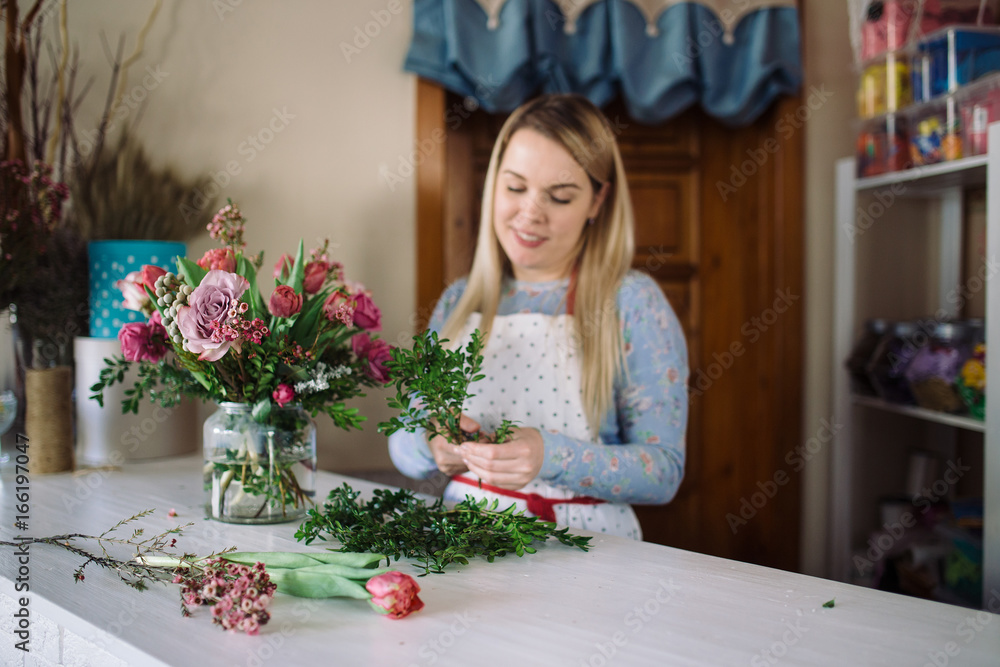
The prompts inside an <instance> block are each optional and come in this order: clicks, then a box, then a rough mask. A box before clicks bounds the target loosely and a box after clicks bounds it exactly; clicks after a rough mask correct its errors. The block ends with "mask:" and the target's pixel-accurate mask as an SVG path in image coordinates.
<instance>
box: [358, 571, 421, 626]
mask: <svg viewBox="0 0 1000 667" xmlns="http://www.w3.org/2000/svg"><path fill="white" fill-rule="evenodd" d="M365 588H366V589H367V590H368V592H369V593H371V594H372V597H371V599H370V600H369V601H368V603H369V604H370V605H371V606H372V608H373V609H374V610H375V611H377V612H378V613H380V614H385V615H386V616H388V617H389V618H391V619H393V620H396V619H400V618H405V617H406V616H409V615H410V614H412V613H413V612H415V611H420V610H421V609H423V608H424V603H423V601H422V600H421V599H420V598H419V597H417V593H419V592H420V586H418V585H417V582H416V581H414V580H413V577H411V576H410V575H408V574H403V573H402V572H395V571H393V572H386V573H385V574H380V575H378V576H377V577H372V578H371V579H369V580H368V583H367V584H365Z"/></svg>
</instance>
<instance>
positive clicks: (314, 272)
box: [302, 261, 331, 294]
mask: <svg viewBox="0 0 1000 667" xmlns="http://www.w3.org/2000/svg"><path fill="white" fill-rule="evenodd" d="M330 268H331V266H330V263H329V262H323V261H316V262H309V263H308V264H306V268H305V275H304V277H303V279H302V289H303V290H305V293H306V294H316V293H317V292H319V291H320V290H321V289H323V283H325V282H326V277H327V275H329V273H330Z"/></svg>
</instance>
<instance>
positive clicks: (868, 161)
mask: <svg viewBox="0 0 1000 667" xmlns="http://www.w3.org/2000/svg"><path fill="white" fill-rule="evenodd" d="M908 146H909V132H908V126H907V118H906V116H904V115H903V114H895V113H889V114H884V115H882V116H877V117H875V118H871V119H868V120H865V121H862V122H861V123H860V126H859V128H858V143H857V158H858V160H857V162H858V177H859V178H867V177H869V176H878V175H879V174H885V173H887V172H892V171H901V170H903V169H906V168H907V166H908V163H909V159H910V151H909V148H908Z"/></svg>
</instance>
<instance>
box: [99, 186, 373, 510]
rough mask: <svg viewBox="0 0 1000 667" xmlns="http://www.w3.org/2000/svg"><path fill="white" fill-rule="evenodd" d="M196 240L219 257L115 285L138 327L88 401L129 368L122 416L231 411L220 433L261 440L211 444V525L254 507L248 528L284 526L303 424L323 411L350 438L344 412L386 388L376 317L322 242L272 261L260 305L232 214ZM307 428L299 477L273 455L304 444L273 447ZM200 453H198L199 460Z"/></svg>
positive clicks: (128, 332)
mask: <svg viewBox="0 0 1000 667" xmlns="http://www.w3.org/2000/svg"><path fill="white" fill-rule="evenodd" d="M208 229H209V233H210V235H211V237H212V238H213V239H217V240H218V241H219V242H220V244H221V247H220V248H214V249H212V250H209V251H208V252H206V253H205V255H204V257H202V258H201V259H199V260H198V261H197V262H194V261H191V260H188V259H185V258H178V259H177V273H176V274H174V273H170V272H166V271H164V270H163V269H160V268H158V267H152V266H146V267H143V269H142V271H140V272H136V273H133V274H130V275H129V276H127V277H126V279H125V280H124V281H122V284H121V285H120V287H121V289H122V292H123V294H124V297H125V304H126V306H127V307H130V308H133V309H136V310H141V311H143V312H145V313H146V314H147V315H148V320H147V321H146V322H134V323H130V324H126V325H125V326H124V327H122V329H121V331H120V332H119V334H118V338H119V340H120V342H121V346H122V356H120V357H117V358H114V359H109V360H107V363H106V366H105V368H104V369H102V371H101V375H100V379H99V381H98V382H97V383H96V384H95V385H94V386H93V387H91V390H92V391H93V392H94V393H93V396H92V397H93V398H94V399H96V400H97V401H98V402H101V404H102V405H103V391H104V389H105V388H106V387H108V386H111V385H112V384H114V383H116V382H123V381H124V377H125V373H126V371H127V370H129V369H130V368H132V367H133V366H137V367H138V380H137V381H136V383H135V386H134V387H133V388H131V389H128V390H126V392H125V400H124V401H123V403H122V410H123V412H129V411H130V412H135V411H136V410H137V408H138V404H139V401H140V400H142V399H143V398H144V397H146V396H148V397H149V398H150V399H151V400H153V401H157V402H159V403H160V404H161V405H163V406H164V407H171V406H173V405H175V404H176V403H177V402H178V401H179V400H180V399H181V398H182V397H184V396H190V397H195V398H200V399H203V400H213V401H216V402H218V403H220V405H221V406H222V407H223V408H225V407H227V406H229V407H232V406H234V405H235V406H238V407H239V408H241V409H242V410H241V411H236V412H237V413H238V414H237V415H236V416H230V417H228V418H227V420H224V422H225V423H223V424H221V429H222V432H225V433H232V432H234V431H240V430H245V429H243V428H242V427H240V426H239V424H237V423H236V422H238V421H239V420H241V419H242V420H243V422H244V423H246V422H251V423H252V424H256V425H258V426H259V427H260V431H261V434H262V435H261V437H260V438H259V440H260V442H259V443H258V444H257V445H256V446H255V445H254V443H252V442H248V439H247V438H246V437H245V433H244V434H243V435H242V436H241V438H242V439H240V441H239V442H238V443H237V444H235V445H231V446H223V445H224V443H221V444H219V443H217V444H219V448H220V449H222V450H224V451H221V452H218V456H212V457H209V464H208V465H207V468H206V484H207V485H211V489H210V492H211V493H212V500H211V501H210V502H211V505H210V506H211V507H212V508H213V516H216V517H217V518H223V519H225V515H226V513H227V510H226V508H225V505H226V504H227V503H233V504H236V503H238V502H239V501H241V500H245V499H246V497H247V496H250V497H252V498H251V500H253V498H257V499H258V500H260V497H261V496H263V499H262V501H261V502H258V503H257V504H258V506H259V507H258V509H257V510H255V512H254V513H253V515H252V516H251V518H253V519H260V520H265V519H266V517H267V516H268V513H269V512H271V511H272V510H274V509H275V508H276V507H278V508H279V509H280V510H281V513H280V515H281V517H282V518H283V519H287V518H288V513H287V511H286V510H287V509H288V507H289V506H290V507H291V508H293V509H294V510H296V511H295V512H293V513H292V517H293V518H294V516H295V515H301V514H302V513H304V508H303V507H302V504H303V502H304V500H305V499H306V498H307V497H308V496H309V495H311V490H310V489H309V488H308V487H306V486H304V485H302V484H301V483H300V482H301V480H300V479H297V477H296V475H295V474H294V470H295V469H296V466H298V468H297V469H298V470H300V471H302V470H303V467H302V466H305V468H307V469H308V472H309V473H310V474H311V471H312V469H313V468H314V467H315V429H314V427H312V423H311V420H309V419H308V416H306V413H311V414H312V415H313V416H316V415H317V414H318V413H320V412H323V413H325V414H327V415H329V416H330V418H331V419H332V420H333V422H334V423H335V424H336V425H337V426H338V427H341V428H345V429H349V428H357V427H359V425H360V423H361V422H363V421H364V417H362V416H361V415H360V414H358V411H357V409H356V408H348V407H347V406H346V405H345V401H346V400H347V399H350V398H353V397H355V396H358V395H360V394H361V393H362V390H363V388H364V387H367V386H376V385H381V384H384V383H385V382H387V381H388V373H387V371H386V368H385V362H386V361H388V359H389V357H390V354H391V350H390V347H389V345H388V344H387V343H386V342H385V341H383V340H381V339H379V338H376V337H373V336H372V335H371V333H370V332H372V331H377V330H379V329H380V328H381V313H380V311H379V309H378V307H377V306H375V304H374V302H373V301H372V300H371V296H370V295H369V293H368V292H367V291H365V289H364V287H363V286H362V285H360V284H358V283H351V282H347V281H345V279H344V274H343V266H342V265H341V264H340V263H338V262H334V261H332V260H331V259H330V257H329V256H328V254H327V248H328V244H326V243H324V245H323V246H322V247H321V248H318V249H315V250H313V251H312V252H311V254H310V256H309V257H307V256H306V254H305V251H304V246H303V244H302V242H301V241H300V242H299V246H298V250H297V252H296V254H295V256H294V257H291V256H289V255H283V256H282V257H281V259H279V260H278V262H277V264H276V266H275V268H274V281H275V288H274V291H273V292H272V294H271V295H270V298H269V300H268V301H267V302H265V300H264V297H263V296H262V295H261V292H260V290H259V289H258V286H257V272H258V271H259V270H260V268H261V266H262V264H263V253H262V252H261V253H259V254H258V255H256V256H248V255H247V254H246V253H245V252H244V247H245V243H244V241H243V233H244V230H245V221H244V218H243V215H242V214H241V212H240V210H239V208H238V207H237V206H236V204H234V203H233V202H232V201H230V202H229V204H228V205H227V206H225V207H223V208H222V209H221V210H220V211H219V212H218V213H217V214H216V215H215V217H214V218H213V219H212V222H211V223H209V225H208ZM293 408H294V409H293ZM217 414H218V413H217ZM240 415H242V416H240ZM303 422H308V424H304V423H303ZM307 425H308V426H309V427H311V428H312V430H311V432H309V433H307V434H306V435H305V436H303V437H306V438H308V437H311V438H312V454H311V460H312V465H311V467H310V463H309V459H310V456H309V455H308V452H306V454H305V455H303V453H302V452H299V453H296V454H292V455H289V454H288V452H287V451H282V450H288V449H289V448H294V447H295V446H304V445H306V444H308V443H303V442H298V441H296V440H297V438H296V437H295V436H294V435H293V437H292V438H291V441H283V440H282V439H281V437H279V436H280V434H281V433H286V434H287V433H292V434H295V433H297V432H303V433H305V431H303V427H304V426H307ZM216 426H217V427H218V426H219V425H218V424H217V425H216ZM208 433H209V428H208V427H207V426H206V438H208V437H209V436H208ZM209 449H210V443H209V442H206V454H207V453H208V452H209ZM234 481H238V482H239V483H238V484H235V485H234V484H233V483H234ZM233 487H235V488H233ZM227 492H231V493H229V494H228V495H227ZM279 506H280V507H279ZM216 510H217V511H216ZM261 512H264V514H261ZM255 522H256V521H255Z"/></svg>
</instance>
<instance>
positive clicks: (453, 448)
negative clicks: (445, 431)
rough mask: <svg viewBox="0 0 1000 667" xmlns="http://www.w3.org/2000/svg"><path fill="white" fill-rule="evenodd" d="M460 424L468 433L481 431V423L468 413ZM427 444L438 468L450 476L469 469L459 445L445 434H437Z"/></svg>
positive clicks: (463, 416)
mask: <svg viewBox="0 0 1000 667" xmlns="http://www.w3.org/2000/svg"><path fill="white" fill-rule="evenodd" d="M458 426H459V428H461V429H462V430H463V431H465V432H467V433H476V432H478V431H479V424H478V423H476V420H475V419H473V418H472V417H469V416H467V415H462V418H461V419H460V420H459V422H458ZM427 444H428V446H429V447H430V450H431V455H432V456H434V461H435V462H436V463H437V467H438V470H440V471H441V472H443V473H444V474H446V475H448V476H449V477H451V476H452V475H458V474H461V473H463V472H465V471H466V470H468V469H469V468H468V467H467V466H466V465H465V462H464V461H462V455H461V453H460V451H459V446H458V445H454V444H452V443H450V442H448V440H447V439H445V437H444V436H441V435H436V436H434V437H433V438H431V439H430V440H428V441H427Z"/></svg>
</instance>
